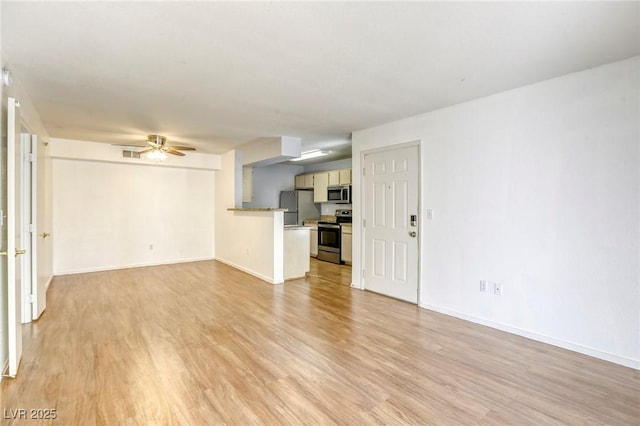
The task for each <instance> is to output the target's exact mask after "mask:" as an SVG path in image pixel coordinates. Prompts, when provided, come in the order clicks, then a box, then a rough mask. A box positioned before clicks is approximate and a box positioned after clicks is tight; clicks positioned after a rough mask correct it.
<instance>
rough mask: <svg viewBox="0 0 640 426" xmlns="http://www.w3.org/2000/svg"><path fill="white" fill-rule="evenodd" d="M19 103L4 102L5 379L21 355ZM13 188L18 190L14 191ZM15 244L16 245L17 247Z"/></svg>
mask: <svg viewBox="0 0 640 426" xmlns="http://www.w3.org/2000/svg"><path fill="white" fill-rule="evenodd" d="M19 105H20V104H19V103H18V102H17V101H16V100H15V99H14V98H9V99H8V102H7V168H6V170H7V181H6V182H7V234H6V235H7V241H6V243H4V242H3V243H4V244H3V245H4V246H5V247H6V249H5V250H4V251H3V254H4V255H5V256H6V258H7V287H8V288H7V296H8V297H7V299H8V301H7V314H8V318H7V325H8V350H9V370H8V372H7V373H8V375H9V376H15V375H16V373H17V372H18V366H19V365H20V358H21V356H22V321H21V319H22V318H21V311H22V300H21V299H22V285H21V275H22V262H21V261H22V256H21V254H24V251H23V250H22V248H21V247H20V246H19V243H20V237H21V232H19V230H20V229H21V224H22V220H21V214H20V206H21V204H20V198H21V197H20V195H21V194H20V182H21V179H20V173H19V168H17V167H16V164H21V161H22V149H21V143H20V134H19V132H18V129H19V128H20V127H19V126H20V113H19V110H18V107H19ZM16 188H18V190H17V191H16ZM17 244H18V245H17Z"/></svg>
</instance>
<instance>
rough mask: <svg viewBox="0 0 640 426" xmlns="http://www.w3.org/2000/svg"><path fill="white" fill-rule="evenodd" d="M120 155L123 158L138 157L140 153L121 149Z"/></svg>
mask: <svg viewBox="0 0 640 426" xmlns="http://www.w3.org/2000/svg"><path fill="white" fill-rule="evenodd" d="M122 156H123V157H124V158H140V153H139V152H137V151H127V150H126V149H124V150H122Z"/></svg>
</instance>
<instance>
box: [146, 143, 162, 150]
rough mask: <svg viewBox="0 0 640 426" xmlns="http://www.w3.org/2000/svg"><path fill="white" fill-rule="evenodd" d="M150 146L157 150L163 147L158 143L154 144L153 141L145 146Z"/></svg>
mask: <svg viewBox="0 0 640 426" xmlns="http://www.w3.org/2000/svg"><path fill="white" fill-rule="evenodd" d="M148 145H151V146H152V147H153V148H155V149H158V148H160V146H161V145H158V144H157V143H155V142H152V141H147V145H145V146H148Z"/></svg>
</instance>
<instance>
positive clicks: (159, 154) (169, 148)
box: [118, 135, 196, 160]
mask: <svg viewBox="0 0 640 426" xmlns="http://www.w3.org/2000/svg"><path fill="white" fill-rule="evenodd" d="M118 145H119V146H140V147H145V148H147V149H144V150H142V151H140V155H142V154H147V158H150V159H152V160H164V159H165V158H167V154H171V155H178V156H181V157H184V155H185V154H184V153H183V152H180V151H195V150H196V149H195V148H192V147H190V146H178V145H168V144H167V138H166V136H160V135H147V144H146V145H132V144H118Z"/></svg>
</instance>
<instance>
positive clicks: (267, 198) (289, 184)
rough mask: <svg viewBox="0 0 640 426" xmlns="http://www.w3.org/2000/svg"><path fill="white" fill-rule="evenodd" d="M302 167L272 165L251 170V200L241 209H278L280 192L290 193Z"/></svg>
mask: <svg viewBox="0 0 640 426" xmlns="http://www.w3.org/2000/svg"><path fill="white" fill-rule="evenodd" d="M301 173H302V166H293V165H288V164H274V165H272V166H266V167H254V168H253V200H252V201H251V202H250V203H243V204H242V206H243V207H279V205H280V191H292V190H293V188H294V184H295V176H296V175H298V174H301Z"/></svg>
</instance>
